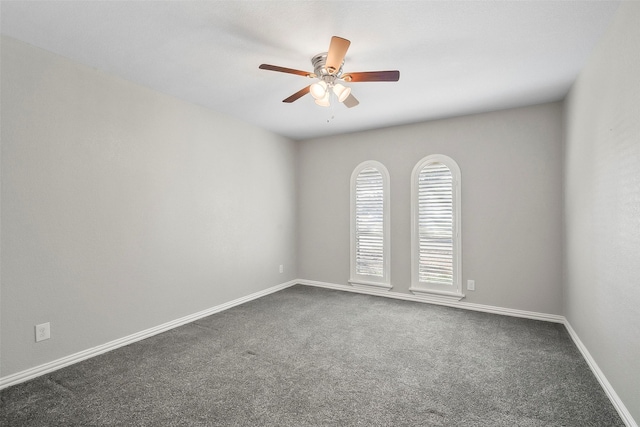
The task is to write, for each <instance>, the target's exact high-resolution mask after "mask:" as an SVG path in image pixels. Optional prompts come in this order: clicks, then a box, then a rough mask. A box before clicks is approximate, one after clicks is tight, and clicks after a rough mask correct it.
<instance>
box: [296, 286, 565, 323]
mask: <svg viewBox="0 0 640 427" xmlns="http://www.w3.org/2000/svg"><path fill="white" fill-rule="evenodd" d="M297 283H299V284H301V285H307V286H317V287H321V288H328V289H336V290H339V291H347V292H355V293H359V294H367V295H375V296H380V297H387V298H394V299H401V300H405V301H415V302H425V303H429V304H437V305H446V306H448V307H456V308H464V309H465V310H473V311H482V312H485V313H493V314H501V315H504V316H512V317H523V318H526V319H533V320H544V321H545V322H554V323H564V322H565V318H564V316H560V315H557V314H547V313H537V312H534V311H525V310H516V309H513V308H504V307H495V306H492V305H483V304H475V303H472V302H465V301H448V300H443V299H442V298H438V296H433V297H431V296H427V295H411V294H402V293H400V292H393V291H387V290H381V291H378V290H377V289H363V288H355V287H352V286H349V285H338V284H336V283H327V282H317V281H314V280H304V279H300V280H298V282H297Z"/></svg>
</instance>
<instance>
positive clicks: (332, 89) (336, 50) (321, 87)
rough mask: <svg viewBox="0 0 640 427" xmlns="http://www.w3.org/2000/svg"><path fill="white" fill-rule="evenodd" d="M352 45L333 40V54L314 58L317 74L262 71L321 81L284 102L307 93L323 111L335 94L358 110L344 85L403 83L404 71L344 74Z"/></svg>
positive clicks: (263, 66)
mask: <svg viewBox="0 0 640 427" xmlns="http://www.w3.org/2000/svg"><path fill="white" fill-rule="evenodd" d="M350 44H351V42H350V41H349V40H347V39H343V38H342V37H337V36H333V37H331V44H329V51H328V52H323V53H319V54H317V55H315V56H314V57H313V58H311V64H312V65H313V73H309V72H307V71H301V70H294V69H292V68H285V67H279V66H277V65H269V64H261V65H260V67H259V68H260V69H261V70H270V71H278V72H280V73H288V74H296V75H298V76H304V77H309V78H312V79H316V78H317V79H318V81H317V82H315V83H313V84H310V85H309V86H307V87H305V88H302V89H300V90H299V91H298V92H296V93H294V94H293V95H291V96H290V97H288V98H285V99H284V100H282V102H286V103H291V102H294V101H297V100H298V99H300V98H302V97H303V96H304V95H306V94H307V93H311V96H313V98H314V99H315V102H316V104H318V105H321V106H323V107H328V106H329V105H330V102H329V98H330V97H331V93H334V94H335V95H336V97H337V98H338V101H339V102H342V103H344V105H346V106H347V107H348V108H352V107H355V106H356V105H358V104H359V103H360V102H359V101H358V100H357V99H356V98H355V97H354V96H353V95H352V94H351V88H350V87H347V86H344V85H343V84H342V83H340V82H341V81H343V82H350V83H356V82H397V81H398V80H400V71H398V70H393V71H362V72H357V73H343V72H342V66H343V65H344V57H345V55H346V54H347V50H348V49H349V45H350Z"/></svg>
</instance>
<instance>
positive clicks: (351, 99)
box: [342, 95, 360, 108]
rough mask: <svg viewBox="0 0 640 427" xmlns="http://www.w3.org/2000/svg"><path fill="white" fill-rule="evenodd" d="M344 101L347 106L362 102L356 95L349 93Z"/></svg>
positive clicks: (351, 106) (350, 106)
mask: <svg viewBox="0 0 640 427" xmlns="http://www.w3.org/2000/svg"><path fill="white" fill-rule="evenodd" d="M342 103H343V104H344V105H346V106H347V108H353V107H355V106H356V105H358V104H360V101H358V100H357V99H356V97H355V96H353V95H349V96H347V99H345V100H344V101H343V102H342Z"/></svg>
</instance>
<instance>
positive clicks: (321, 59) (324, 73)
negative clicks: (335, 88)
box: [311, 52, 344, 85]
mask: <svg viewBox="0 0 640 427" xmlns="http://www.w3.org/2000/svg"><path fill="white" fill-rule="evenodd" d="M326 62H327V52H323V53H319V54H317V55H316V56H314V57H313V58H311V64H312V65H313V72H314V74H315V75H316V77H317V78H319V79H320V80H323V81H324V82H325V83H327V84H329V85H333V84H334V83H335V81H336V80H337V79H339V78H340V76H341V75H342V67H343V66H344V60H343V61H342V64H340V69H338V70H337V71H335V72H334V73H331V72H330V70H328V69H327V67H326Z"/></svg>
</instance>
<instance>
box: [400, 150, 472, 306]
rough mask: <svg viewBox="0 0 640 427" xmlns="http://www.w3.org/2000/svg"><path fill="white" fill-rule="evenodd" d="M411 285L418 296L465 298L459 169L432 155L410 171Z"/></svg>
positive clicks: (447, 159) (445, 159) (442, 157)
mask: <svg viewBox="0 0 640 427" xmlns="http://www.w3.org/2000/svg"><path fill="white" fill-rule="evenodd" d="M411 216H412V227H411V288H410V291H411V292H413V293H414V294H417V295H420V294H422V295H429V296H431V297H434V296H437V297H438V298H441V299H448V300H455V301H458V300H460V299H462V298H463V297H464V294H463V293H462V284H461V277H460V275H461V262H460V261H461V253H460V247H461V245H460V241H461V238H460V168H459V167H458V165H457V164H456V162H455V161H453V159H451V158H449V157H447V156H443V155H440V154H434V155H431V156H427V157H425V158H424V159H422V160H421V161H420V162H418V164H417V165H416V167H415V168H414V169H413V173H412V174H411Z"/></svg>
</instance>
